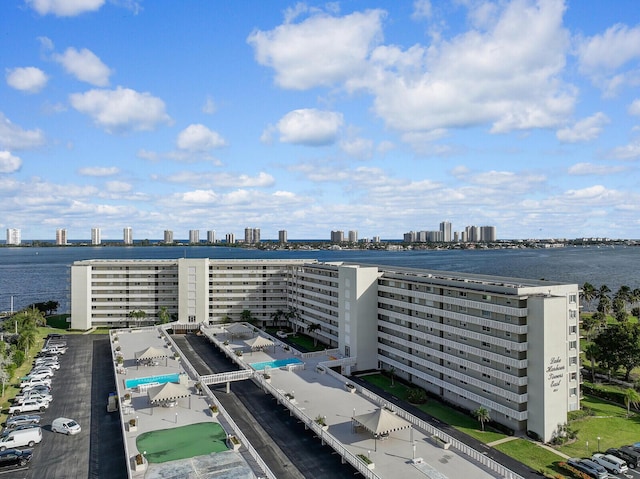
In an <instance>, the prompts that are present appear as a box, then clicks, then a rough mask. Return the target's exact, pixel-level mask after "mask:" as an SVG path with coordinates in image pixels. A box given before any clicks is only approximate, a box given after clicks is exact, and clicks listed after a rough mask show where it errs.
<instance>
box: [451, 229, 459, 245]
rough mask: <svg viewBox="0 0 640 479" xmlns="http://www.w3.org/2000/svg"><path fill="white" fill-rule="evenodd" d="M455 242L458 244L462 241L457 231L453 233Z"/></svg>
mask: <svg viewBox="0 0 640 479" xmlns="http://www.w3.org/2000/svg"><path fill="white" fill-rule="evenodd" d="M453 241H455V242H456V243H457V242H458V241H460V235H459V234H458V232H457V231H455V232H454V233H453Z"/></svg>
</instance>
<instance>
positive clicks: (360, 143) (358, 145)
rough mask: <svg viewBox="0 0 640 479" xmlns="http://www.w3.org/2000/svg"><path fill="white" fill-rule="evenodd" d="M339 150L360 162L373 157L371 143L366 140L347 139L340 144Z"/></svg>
mask: <svg viewBox="0 0 640 479" xmlns="http://www.w3.org/2000/svg"><path fill="white" fill-rule="evenodd" d="M340 148H341V149H342V151H344V152H345V153H346V154H347V155H349V156H353V157H354V158H358V159H361V160H368V159H370V158H371V157H372V156H373V141H372V140H369V139H367V138H349V139H347V140H343V141H341V142H340Z"/></svg>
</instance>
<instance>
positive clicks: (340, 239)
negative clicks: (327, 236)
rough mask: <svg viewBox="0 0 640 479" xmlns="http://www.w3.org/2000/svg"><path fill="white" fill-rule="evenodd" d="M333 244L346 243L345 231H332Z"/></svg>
mask: <svg viewBox="0 0 640 479" xmlns="http://www.w3.org/2000/svg"><path fill="white" fill-rule="evenodd" d="M331 242H332V243H344V231H332V232H331Z"/></svg>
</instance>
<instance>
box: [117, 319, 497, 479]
mask: <svg viewBox="0 0 640 479" xmlns="http://www.w3.org/2000/svg"><path fill="white" fill-rule="evenodd" d="M207 332H208V333H210V334H211V333H213V332H215V333H216V338H221V341H223V340H224V339H225V338H226V339H228V342H229V344H228V345H227V346H225V347H223V348H222V349H223V350H225V349H226V350H227V351H226V352H227V354H228V355H229V357H231V358H232V359H234V360H235V361H236V362H239V363H241V364H242V365H243V366H244V367H245V368H247V369H251V368H250V366H249V364H250V363H256V362H263V361H273V360H278V359H287V358H293V357H295V356H294V354H292V351H286V350H284V348H283V347H282V346H281V345H277V346H275V347H272V346H268V347H265V348H263V349H262V350H257V351H251V348H250V347H248V345H247V343H246V342H245V341H246V340H247V339H249V338H250V337H251V335H249V336H244V337H238V336H236V335H227V334H226V333H225V331H224V329H221V328H207ZM254 335H255V334H254ZM118 336H119V345H120V346H121V352H122V353H123V355H124V358H125V364H124V366H125V367H126V370H127V374H126V375H123V374H117V375H116V377H117V380H118V394H119V395H120V396H121V397H122V395H123V394H124V392H125V391H124V389H123V388H124V379H131V378H136V377H146V376H153V375H161V374H170V373H176V372H177V373H185V370H184V369H183V366H182V364H181V362H180V360H176V359H173V358H172V357H171V358H167V359H166V360H165V359H159V360H158V362H159V363H160V364H159V365H157V366H139V367H138V366H137V365H136V361H135V359H134V358H135V352H138V351H141V350H143V349H145V348H146V347H148V346H155V347H158V348H166V349H167V352H169V353H171V352H172V351H171V350H170V349H169V348H168V347H167V343H166V341H165V339H164V338H163V337H162V335H161V334H159V333H158V330H149V329H146V330H141V331H139V332H128V331H119V332H118ZM112 346H114V344H112ZM212 347H215V346H214V345H212ZM238 349H240V350H242V351H243V354H242V356H241V357H238V356H237V355H236V354H235V350H238ZM300 359H302V361H303V362H304V364H305V368H304V369H293V370H289V369H287V368H286V367H283V368H271V369H270V370H269V373H270V375H271V383H270V384H271V386H272V387H273V388H275V390H276V391H278V392H279V393H281V394H285V393H289V394H291V395H292V396H293V400H292V401H291V402H292V403H293V405H294V406H295V407H297V409H298V412H300V413H301V414H303V415H305V416H306V417H308V418H310V419H315V418H316V417H318V416H323V417H325V418H326V419H325V421H326V423H327V424H328V430H327V431H326V433H324V432H323V434H330V435H331V436H333V437H334V438H335V439H337V440H338V441H340V443H342V445H343V446H344V447H345V448H346V449H347V450H349V451H350V452H351V453H353V454H355V455H358V454H362V455H365V456H368V457H369V458H370V459H371V461H373V462H374V463H375V469H374V471H373V472H374V473H375V475H376V476H378V477H380V478H394V479H395V478H397V477H402V478H403V479H405V478H407V479H414V478H415V479H425V478H426V479H456V478H461V477H469V478H474V479H491V478H498V477H502V476H500V475H498V474H496V473H494V472H492V471H489V470H488V469H487V468H485V467H484V466H482V465H480V464H478V463H476V462H475V461H472V460H470V459H469V458H468V457H467V456H465V455H463V454H461V453H460V452H458V451H456V450H453V449H448V450H445V449H442V448H440V447H437V446H435V445H434V444H433V443H432V442H431V440H430V436H429V435H428V434H427V433H426V432H425V431H421V430H420V429H418V428H415V427H414V428H411V429H403V430H398V431H395V432H391V433H390V434H389V436H388V438H385V439H384V440H380V439H378V440H376V439H375V438H374V436H373V435H372V434H371V433H370V432H367V431H366V430H363V429H362V428H356V427H354V423H353V422H352V420H351V418H352V417H353V416H354V415H360V414H365V413H369V412H373V411H375V410H377V409H379V406H378V405H377V404H376V403H375V402H373V401H372V400H370V399H368V398H367V397H365V396H364V395H361V394H358V393H355V394H354V393H351V392H349V391H347V390H346V389H345V387H344V383H343V382H341V381H340V380H338V379H337V378H335V377H333V376H332V375H330V374H327V373H321V372H319V371H318V370H317V369H316V366H317V365H318V363H321V362H326V361H329V360H332V359H336V356H335V355H334V356H331V357H330V356H326V355H320V356H315V357H312V358H300ZM195 382H196V381H195V379H194V378H190V379H189V381H188V386H189V387H190V388H191V389H192V391H193V395H192V396H191V397H190V398H184V399H180V400H179V401H178V404H177V406H176V407H172V408H165V407H152V406H150V405H149V401H148V398H147V395H146V393H139V392H133V393H132V396H133V398H132V407H131V409H130V410H127V409H125V408H123V411H122V412H123V418H124V420H125V422H126V421H128V419H130V418H132V417H136V418H138V422H139V427H138V430H137V431H134V432H129V431H125V432H124V434H125V441H126V444H127V448H128V450H129V456H132V455H135V454H137V452H138V451H137V449H136V445H135V438H136V437H137V435H138V434H140V433H142V432H145V431H149V430H158V429H166V428H172V427H176V426H180V425H185V424H191V423H195V422H203V421H213V420H216V419H215V418H213V417H212V416H211V413H210V411H209V405H208V403H207V400H206V398H205V397H204V396H198V395H197V394H196V393H197V391H196V389H195ZM227 432H231V431H227ZM320 440H321V439H320V438H318V441H320ZM412 440H413V442H412ZM413 444H415V451H414V448H413ZM225 454H226V453H225ZM231 454H236V455H238V457H240V456H239V454H237V453H232V452H231ZM414 457H415V458H422V462H419V463H414V461H412V459H413V458H414ZM171 464H173V463H171ZM245 464H246V463H245ZM156 466H159V465H155V464H151V465H150V466H149V469H148V473H147V475H146V476H145V477H153V476H152V475H150V473H151V472H152V470H153V468H154V467H156ZM246 467H247V468H248V467H249V466H248V465H246ZM246 472H247V471H246V469H244V470H242V472H241V471H240V470H238V473H239V475H237V476H235V477H251V476H250V475H249V476H246V475H243V474H246ZM133 477H142V475H140V474H139V473H135V474H134V475H133ZM156 477H161V476H160V475H158V476H156ZM199 477H200V476H199ZM202 477H214V476H202ZM229 477H232V476H229Z"/></svg>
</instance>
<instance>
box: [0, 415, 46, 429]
mask: <svg viewBox="0 0 640 479" xmlns="http://www.w3.org/2000/svg"><path fill="white" fill-rule="evenodd" d="M24 424H40V416H38V415H37V414H22V415H20V416H12V417H10V418H7V423H6V424H5V425H6V426H7V428H9V429H11V428H14V427H17V426H22V425H24Z"/></svg>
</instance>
